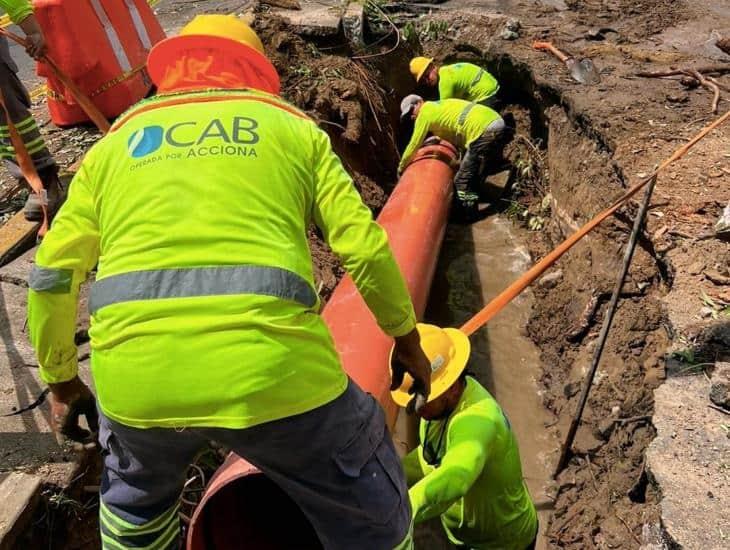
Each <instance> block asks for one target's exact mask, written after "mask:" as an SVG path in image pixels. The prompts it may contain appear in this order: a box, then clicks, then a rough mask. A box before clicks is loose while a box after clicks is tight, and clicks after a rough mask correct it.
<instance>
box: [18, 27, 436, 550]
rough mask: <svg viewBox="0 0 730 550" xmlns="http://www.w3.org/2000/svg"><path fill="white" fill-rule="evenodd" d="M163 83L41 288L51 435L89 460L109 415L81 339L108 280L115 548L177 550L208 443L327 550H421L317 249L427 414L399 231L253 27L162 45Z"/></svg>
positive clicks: (106, 342)
mask: <svg viewBox="0 0 730 550" xmlns="http://www.w3.org/2000/svg"><path fill="white" fill-rule="evenodd" d="M148 69H149V72H150V75H151V77H152V79H153V81H154V82H155V84H156V85H157V87H158V90H159V94H158V95H157V96H156V97H153V98H151V99H148V100H145V101H143V102H141V103H139V104H137V105H136V106H135V107H133V108H132V109H130V110H129V111H128V112H127V113H126V114H124V115H122V116H121V117H120V119H119V120H118V121H117V122H116V123H115V124H114V126H113V127H112V129H111V131H110V132H109V134H108V135H107V136H105V137H104V138H102V139H101V140H100V141H99V142H98V143H97V144H96V145H95V146H94V147H93V148H92V149H91V150H90V151H89V153H88V154H87V155H86V157H85V159H84V161H83V163H82V165H81V167H80V169H79V172H78V173H77V175H76V177H75V178H74V180H73V182H72V184H71V186H70V192H69V197H68V200H67V202H66V203H65V204H64V206H63V207H62V208H61V210H60V211H59V213H58V215H57V217H56V218H55V221H54V223H53V227H52V228H51V230H50V231H49V233H48V234H47V235H46V237H45V239H44V240H43V242H42V244H41V246H40V248H39V250H38V253H37V256H36V259H35V260H36V261H35V267H34V269H33V272H32V274H31V278H30V291H29V305H28V308H29V312H28V317H29V327H30V334H31V340H32V343H33V345H34V347H35V349H36V352H37V355H38V362H39V365H40V375H41V378H42V379H43V380H44V381H45V382H47V383H48V384H49V386H50V389H51V410H52V419H53V422H54V427H55V429H56V430H57V432H58V434H59V435H60V436H65V437H68V438H70V439H74V440H80V441H82V442H88V441H89V439H90V438H91V437H92V435H91V434H89V433H87V432H85V431H84V430H82V429H81V428H80V427H79V425H78V418H79V415H82V414H83V415H85V416H86V418H87V420H88V423H89V425H90V427H91V428H92V429H94V428H96V423H97V416H96V408H95V402H94V397H93V396H92V395H91V393H90V391H89V389H88V388H87V387H86V386H85V385H84V383H83V382H81V381H80V379H79V378H78V376H77V360H76V357H77V352H76V348H75V345H74V329H75V320H76V308H77V297H78V290H79V286H80V284H81V283H82V282H83V281H85V280H86V277H87V274H88V272H89V271H90V270H91V269H93V268H94V266H95V265H97V263H98V270H97V277H96V282H95V283H94V285H93V286H92V289H91V295H90V303H89V308H90V311H91V328H90V330H89V335H90V337H91V347H92V356H91V368H92V374H93V377H94V382H95V386H96V390H97V398H98V406H99V411H100V417H99V418H98V423H99V443H100V444H101V447H102V450H103V455H104V470H103V474H102V481H101V503H100V525H101V538H102V545H103V548H109V549H115V550H118V549H126V548H141V547H144V548H150V549H168V548H176V547H178V545H179V533H180V529H179V521H178V514H177V507H178V497H179V495H180V492H181V489H182V487H183V483H184V476H185V472H186V468H187V465H188V464H189V462H190V461H191V460H192V459H193V457H194V456H195V454H196V452H197V451H198V450H199V449H200V448H201V447H202V446H203V445H205V444H206V442H207V441H208V440H211V439H214V440H216V441H219V442H221V443H223V444H224V445H227V446H229V447H230V448H231V449H233V450H234V451H235V452H236V453H238V454H239V455H240V456H242V457H243V458H245V459H246V460H247V461H249V462H250V463H252V464H253V465H255V466H256V467H258V468H259V469H260V470H261V471H262V472H264V474H266V475H267V476H268V477H269V478H270V479H271V480H272V481H274V482H275V483H277V484H278V485H279V486H280V487H281V488H282V489H283V490H284V491H285V492H287V493H288V494H289V496H290V497H291V498H292V499H293V500H294V502H295V503H296V504H297V505H298V506H299V508H300V509H301V510H302V511H303V512H304V514H305V515H306V517H307V518H308V519H309V521H310V522H311V524H312V526H313V527H314V529H315V530H316V532H317V534H318V536H319V539H320V541H321V543H322V546H323V547H324V548H326V549H336V550H340V549H343V548H349V549H360V548H362V549H378V550H380V549H389V548H411V547H412V538H411V534H410V533H411V523H412V521H411V511H410V507H409V501H408V498H407V495H406V491H407V488H406V483H405V477H404V475H403V471H402V468H401V465H400V462H399V460H398V457H397V455H396V453H395V450H394V447H393V443H392V441H391V439H390V436H389V435H388V431H387V428H386V426H385V420H384V414H383V411H382V409H381V408H380V406H379V405H378V404H377V403H376V402H375V400H374V399H373V397H372V396H370V395H367V394H365V393H364V392H363V391H362V390H361V389H360V388H358V387H357V386H356V385H355V384H354V383H353V382H352V381H351V380H349V379H348V377H347V376H346V374H345V373H344V371H343V369H342V366H341V364H340V361H339V358H338V356H337V352H336V351H335V349H334V345H333V342H332V338H331V337H330V334H329V331H328V329H327V327H326V325H325V323H324V322H323V320H322V318H321V317H320V315H319V313H318V311H319V298H318V296H317V294H316V292H315V290H314V284H313V275H312V261H311V257H310V252H309V247H308V242H307V228H308V226H309V223H310V221H314V222H315V223H316V224H317V225H318V226H319V228H320V229H321V230H322V233H323V234H324V236H325V239H326V240H327V242H328V243H329V244H330V246H331V247H332V249H333V250H334V252H335V253H336V254H337V255H338V256H339V257H340V258H341V259H342V262H343V264H344V266H345V268H346V269H347V271H348V272H349V273H350V275H351V276H352V278H353V280H354V282H355V284H356V285H357V287H358V290H359V291H360V293H361V294H362V296H363V298H364V299H365V301H366V303H367V304H368V307H369V308H370V310H371V311H372V312H373V314H374V316H375V317H376V319H377V321H378V323H379V325H380V327H381V328H382V329H383V330H384V331H385V332H386V333H387V334H389V335H391V336H393V337H394V338H395V364H394V383H395V384H396V385H399V384H400V382H401V381H402V378H403V375H404V374H405V373H406V372H407V373H409V374H410V375H411V376H413V377H414V378H415V379H416V380H417V381H418V382H417V384H418V386H419V388H418V389H419V392H420V393H422V394H423V395H425V396H427V395H428V392H429V385H430V378H429V373H430V367H429V362H428V359H427V358H426V356H425V355H424V353H423V351H422V350H421V347H420V343H419V341H420V340H419V333H418V331H417V330H416V319H415V314H414V311H413V306H412V304H411V301H410V298H409V295H408V292H407V289H406V286H405V283H404V281H403V278H402V276H401V273H400V270H399V269H398V266H397V264H396V262H395V260H394V258H393V255H392V252H391V250H390V247H389V245H388V240H387V237H386V234H385V232H384V231H383V229H382V228H381V227H380V226H378V225H377V224H376V223H375V222H374V221H373V219H372V214H371V212H370V210H369V209H368V208H367V206H365V204H363V202H362V199H361V198H360V196H359V194H358V193H357V191H356V189H355V187H354V185H353V183H352V180H351V178H350V177H349V175H348V174H347V173H346V172H345V170H344V169H343V167H342V164H341V162H340V160H339V159H338V158H337V156H336V155H335V154H334V152H333V151H332V147H331V144H330V141H329V138H328V137H327V134H326V133H325V132H324V131H322V130H321V129H319V128H318V127H317V125H316V124H315V123H314V122H313V121H312V120H310V119H309V118H308V117H307V116H306V115H305V114H304V113H302V112H300V111H299V110H298V109H296V108H295V107H293V106H291V105H289V104H288V103H286V102H285V101H283V100H282V99H281V98H280V97H279V77H278V75H277V73H276V70H275V69H274V67H273V65H271V63H270V62H269V60H268V59H267V58H266V57H265V55H264V48H263V45H262V44H261V41H260V40H259V38H258V37H257V36H256V34H255V33H254V32H253V31H252V30H251V29H250V28H249V27H248V26H247V25H246V24H245V23H243V22H242V21H240V20H238V19H236V18H233V17H228V16H221V15H207V16H199V17H197V18H195V19H194V20H193V21H192V22H191V23H190V24H189V25H187V26H186V27H185V28H184V29H183V30H182V32H181V34H180V36H177V37H174V38H169V39H167V40H164V41H162V42H160V43H159V44H157V45H156V46H155V48H154V49H153V50H152V51H151V52H150V55H149V60H148ZM229 145H235V146H236V147H228V146H229ZM239 146H240V147H239ZM241 148H242V149H243V150H245V151H246V154H240V153H239V150H240V149H241ZM203 151H204V154H203ZM292 449H295V450H296V452H292Z"/></svg>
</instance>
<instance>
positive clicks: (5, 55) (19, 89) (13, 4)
mask: <svg viewBox="0 0 730 550" xmlns="http://www.w3.org/2000/svg"><path fill="white" fill-rule="evenodd" d="M0 8H1V9H3V10H5V11H6V12H7V13H8V16H9V17H10V20H11V21H12V22H13V23H15V24H17V25H18V26H19V27H20V28H21V29H23V32H24V33H25V40H26V42H27V44H28V45H27V48H26V49H27V51H28V54H29V55H31V56H32V57H33V58H35V59H38V58H39V57H40V56H41V55H43V54H44V53H45V51H46V41H45V39H44V37H43V32H42V31H41V28H40V26H39V25H38V21H37V20H36V17H35V15H34V14H33V7H32V6H31V5H30V2H28V0H0ZM17 72H18V66H17V65H16V64H15V62H14V61H13V59H12V58H11V57H10V48H9V45H8V40H7V38H5V37H4V36H0V90H1V91H2V97H3V103H4V104H5V108H4V109H3V108H0V158H2V160H3V161H5V165H6V166H7V168H8V171H9V172H10V173H11V174H12V175H13V176H15V177H16V178H18V179H22V177H23V174H22V172H21V170H20V167H19V166H18V162H17V159H16V156H15V148H14V147H13V144H12V142H11V141H10V131H9V129H8V121H7V119H8V117H10V120H11V121H12V123H13V125H14V126H15V129H16V130H17V132H18V136H19V137H20V139H21V140H22V141H23V143H24V144H25V147H26V149H27V150H28V154H29V155H30V158H31V160H32V161H33V165H34V166H35V168H36V170H37V171H38V176H39V177H40V179H41V182H42V183H43V188H44V189H45V190H46V196H45V200H46V201H47V205H48V210H49V213H50V214H53V213H54V212H55V211H56V210H57V209H58V207H59V206H60V204H61V202H62V201H63V198H64V195H65V189H64V188H63V184H62V182H61V180H59V178H58V166H57V165H56V161H55V160H54V159H53V157H52V156H51V154H50V153H49V152H48V147H47V146H46V142H45V140H44V139H43V136H41V130H40V128H39V127H38V124H37V123H36V121H35V118H34V117H33V114H32V113H31V112H30V106H31V102H30V96H29V95H28V91H27V90H26V89H25V86H23V83H22V82H21V81H20V79H19V78H18V75H17ZM41 200H43V199H42V198H41V197H40V196H39V195H38V194H36V193H31V194H30V195H28V200H27V201H26V203H25V209H24V214H25V217H26V218H27V219H29V220H34V221H36V220H38V221H39V220H41V219H42V218H43V209H42V207H41Z"/></svg>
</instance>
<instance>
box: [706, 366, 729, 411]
mask: <svg viewBox="0 0 730 550" xmlns="http://www.w3.org/2000/svg"><path fill="white" fill-rule="evenodd" d="M710 401H712V402H713V403H714V404H715V405H717V406H718V407H724V408H726V409H727V410H729V411H730V363H716V364H715V372H714V373H713V375H712V385H711V386H710Z"/></svg>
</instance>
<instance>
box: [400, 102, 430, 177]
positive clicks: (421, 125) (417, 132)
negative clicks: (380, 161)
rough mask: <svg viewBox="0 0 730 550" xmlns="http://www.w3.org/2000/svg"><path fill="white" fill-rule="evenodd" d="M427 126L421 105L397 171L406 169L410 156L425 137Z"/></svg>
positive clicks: (426, 118) (428, 124)
mask: <svg viewBox="0 0 730 550" xmlns="http://www.w3.org/2000/svg"><path fill="white" fill-rule="evenodd" d="M429 128H430V123H429V121H428V117H427V116H426V115H425V114H424V112H423V107H421V112H420V113H418V116H417V117H416V123H415V125H414V127H413V135H412V136H411V141H409V142H408V146H407V147H406V150H405V151H403V157H402V158H401V159H400V164H399V165H398V172H399V173H401V172H403V170H405V169H406V166H408V163H409V162H410V161H411V158H412V157H413V155H414V154H415V152H416V151H417V150H418V148H419V147H420V146H421V144H422V143H423V140H424V139H426V135H427V134H428V130H429Z"/></svg>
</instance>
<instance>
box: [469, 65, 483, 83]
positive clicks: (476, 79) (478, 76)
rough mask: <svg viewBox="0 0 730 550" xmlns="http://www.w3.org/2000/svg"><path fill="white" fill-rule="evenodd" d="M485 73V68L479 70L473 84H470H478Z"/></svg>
mask: <svg viewBox="0 0 730 550" xmlns="http://www.w3.org/2000/svg"><path fill="white" fill-rule="evenodd" d="M483 75H484V69H479V72H478V73H477V75H476V76H475V77H474V80H472V81H471V84H469V86H476V85H477V83H478V82H479V81H480V80H481V79H482V76H483Z"/></svg>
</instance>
